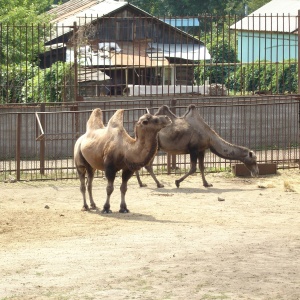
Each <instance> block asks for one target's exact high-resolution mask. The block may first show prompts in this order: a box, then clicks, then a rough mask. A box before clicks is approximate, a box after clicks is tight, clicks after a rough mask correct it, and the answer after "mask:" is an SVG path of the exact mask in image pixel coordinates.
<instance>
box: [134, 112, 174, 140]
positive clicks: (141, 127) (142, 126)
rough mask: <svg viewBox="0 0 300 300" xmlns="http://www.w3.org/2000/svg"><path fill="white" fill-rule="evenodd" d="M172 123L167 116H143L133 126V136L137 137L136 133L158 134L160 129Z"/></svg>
mask: <svg viewBox="0 0 300 300" xmlns="http://www.w3.org/2000/svg"><path fill="white" fill-rule="evenodd" d="M171 123H172V121H171V120H170V118H169V117H167V116H161V115H159V116H154V115H151V114H145V115H143V116H141V117H140V118H139V120H138V122H137V123H136V126H135V134H136V137H138V133H140V132H143V133H144V134H145V133H155V134H156V133H158V132H159V131H160V130H161V129H163V128H165V127H166V126H168V125H170V124H171Z"/></svg>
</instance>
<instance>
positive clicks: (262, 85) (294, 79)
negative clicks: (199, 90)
mask: <svg viewBox="0 0 300 300" xmlns="http://www.w3.org/2000/svg"><path fill="white" fill-rule="evenodd" d="M226 86H227V88H229V89H231V90H234V91H238V92H252V91H253V92H254V91H267V92H272V93H273V94H284V93H297V89H298V64H297V61H295V60H292V61H290V60H289V61H284V62H283V63H282V64H274V63H273V64H271V63H270V62H268V61H264V62H262V61H261V62H255V63H253V64H250V65H248V66H246V67H245V66H243V67H240V66H239V67H238V68H237V69H235V70H234V72H232V73H231V74H230V76H229V78H228V80H227V82H226Z"/></svg>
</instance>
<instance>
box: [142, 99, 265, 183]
mask: <svg viewBox="0 0 300 300" xmlns="http://www.w3.org/2000/svg"><path fill="white" fill-rule="evenodd" d="M161 114H164V115H167V116H168V117H169V118H170V119H171V120H172V124H171V125H170V126H168V127H166V128H164V129H162V130H161V131H160V132H159V134H158V144H159V149H161V150H163V151H165V152H167V153H169V154H190V163H191V168H190V170H189V172H188V173H187V174H185V175H184V176H183V177H181V178H180V179H178V180H175V184H176V186H177V187H179V185H180V183H181V182H182V181H183V180H184V179H185V178H187V177H188V176H189V175H191V174H193V173H195V172H196V165H197V160H198V162H199V168H200V172H201V176H202V181H203V186H205V187H210V186H212V184H209V183H208V182H207V181H206V179H205V176H204V155H205V150H207V149H210V150H211V152H213V153H214V154H216V155H217V156H219V157H222V158H225V159H229V160H239V161H241V162H243V163H244V164H245V166H246V167H247V168H248V169H249V170H250V172H251V175H252V176H257V175H258V173H259V170H258V166H257V161H256V156H255V154H254V152H253V151H251V150H249V149H247V148H245V147H241V146H237V145H233V144H230V143H228V142H227V141H225V140H224V139H222V138H221V137H220V136H219V135H218V134H217V133H216V132H215V131H214V130H213V129H212V128H210V127H209V125H208V124H207V123H206V122H205V121H204V120H203V118H202V117H201V116H200V114H199V112H198V111H197V109H196V106H195V105H193V104H191V105H189V106H188V110H187V111H186V113H185V114H184V115H183V116H182V117H177V116H175V115H174V114H173V113H172V112H171V111H170V109H169V107H168V106H165V105H164V106H162V107H160V108H159V109H158V111H157V112H156V113H155V115H161ZM152 163H153V160H152V161H151V162H150V163H149V164H148V165H147V166H145V168H146V169H147V171H148V172H149V173H150V175H151V176H152V178H153V179H154V181H155V182H156V184H157V187H163V185H162V184H161V183H160V182H159V181H158V180H157V178H156V176H155V174H154V172H153V167H152ZM136 176H137V179H138V182H139V184H140V186H141V187H142V186H144V185H143V183H142V182H141V179H140V176H139V173H138V172H136Z"/></svg>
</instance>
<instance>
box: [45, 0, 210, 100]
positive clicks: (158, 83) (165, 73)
mask: <svg viewBox="0 0 300 300" xmlns="http://www.w3.org/2000/svg"><path fill="white" fill-rule="evenodd" d="M49 13H50V14H51V15H52V16H53V17H52V23H53V24H55V26H56V28H55V30H54V33H53V34H52V35H51V38H50V39H49V40H48V41H47V44H46V45H47V46H50V47H52V48H53V47H54V45H57V44H59V45H63V46H62V47H63V48H64V49H65V51H64V53H63V54H58V56H57V55H56V57H55V60H56V61H57V60H62V61H71V62H77V63H78V65H79V68H80V69H81V70H80V74H81V78H82V74H83V72H84V71H83V69H86V70H87V69H97V71H98V73H97V74H98V75H97V76H98V77H99V78H102V79H103V80H105V81H106V82H105V86H106V88H107V89H106V90H107V94H124V93H126V94H128V95H137V94H138V95H144V94H145V93H146V94H147V93H150V94H151V93H157V91H159V93H160V92H162V93H165V91H167V93H168V94H172V93H174V94H177V93H181V91H182V88H181V87H182V86H185V89H184V91H185V92H187V93H201V94H202V93H204V92H205V91H204V89H203V87H199V86H194V67H195V66H196V65H197V64H198V63H199V62H200V61H203V60H210V54H209V53H208V51H207V49H206V47H205V45H204V44H203V43H202V42H201V41H200V40H199V39H197V38H195V37H193V36H192V35H190V34H188V33H186V32H184V31H182V30H181V29H178V28H176V27H174V26H172V25H171V24H168V23H167V22H164V21H162V20H160V19H158V18H155V17H153V16H151V15H150V14H148V13H146V12H145V11H143V10H141V9H139V8H137V7H135V6H133V5H132V4H130V3H127V2H121V1H113V0H103V1H98V0H97V1H96V0H70V1H69V2H66V3H64V4H62V5H59V6H57V7H55V8H53V9H52V10H50V11H49ZM49 53H50V55H51V52H48V56H49ZM46 61H47V62H49V61H51V59H49V57H47V60H46ZM53 61H54V60H53ZM99 72H102V73H103V74H104V76H99ZM89 73H90V71H89ZM105 76H108V77H107V78H106V77H105ZM87 78H90V76H87ZM108 78H109V82H110V83H109V84H108V83H107V79H108ZM94 83H95V82H94ZM97 84H99V85H102V86H103V82H98V83H97ZM157 87H159V88H157ZM95 90H100V89H95ZM101 91H103V88H101ZM80 93H82V96H85V95H84V93H83V91H80Z"/></svg>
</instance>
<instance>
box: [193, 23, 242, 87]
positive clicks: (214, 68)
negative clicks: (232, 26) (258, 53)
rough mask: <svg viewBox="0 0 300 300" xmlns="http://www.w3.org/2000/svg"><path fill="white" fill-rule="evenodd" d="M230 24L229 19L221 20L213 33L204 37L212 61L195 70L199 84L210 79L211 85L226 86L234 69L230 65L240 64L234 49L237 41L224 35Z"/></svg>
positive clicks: (216, 24) (214, 26) (200, 65)
mask: <svg viewBox="0 0 300 300" xmlns="http://www.w3.org/2000/svg"><path fill="white" fill-rule="evenodd" d="M230 22H231V20H230V19H229V18H220V19H218V20H217V22H216V23H215V25H213V26H212V28H214V29H213V33H212V34H211V35H204V38H206V41H205V43H206V47H207V49H208V51H209V53H210V55H211V57H212V59H211V61H210V62H206V63H205V64H199V66H198V67H196V68H195V70H194V74H195V79H196V82H197V83H198V84H204V82H205V80H206V79H209V83H220V84H225V83H226V80H227V78H228V76H229V74H230V73H231V72H232V71H233V69H234V66H232V65H230V63H237V62H238V59H237V55H236V52H235V49H234V46H235V43H236V41H235V39H234V37H229V36H228V35H226V34H225V33H224V32H228V31H229V23H230Z"/></svg>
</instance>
